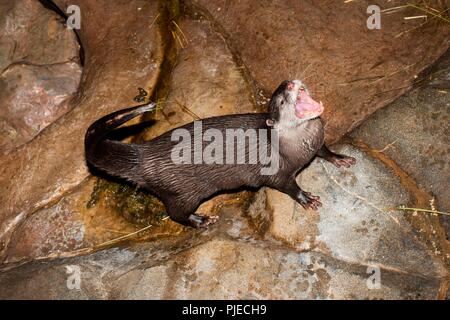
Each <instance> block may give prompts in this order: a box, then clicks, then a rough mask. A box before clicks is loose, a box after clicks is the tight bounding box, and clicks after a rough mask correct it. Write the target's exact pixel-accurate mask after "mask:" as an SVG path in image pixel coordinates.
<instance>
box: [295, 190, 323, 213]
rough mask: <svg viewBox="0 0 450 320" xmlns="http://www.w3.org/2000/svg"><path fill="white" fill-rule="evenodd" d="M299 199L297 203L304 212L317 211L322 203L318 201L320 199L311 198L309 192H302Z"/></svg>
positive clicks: (316, 197)
mask: <svg viewBox="0 0 450 320" xmlns="http://www.w3.org/2000/svg"><path fill="white" fill-rule="evenodd" d="M299 198H300V199H299V201H298V203H300V205H301V206H302V207H303V208H305V209H306V210H308V209H311V210H314V211H317V210H318V209H319V207H321V206H322V203H321V202H320V201H319V200H320V197H318V196H313V195H312V194H311V193H310V192H303V193H302V194H301V196H300V197H299Z"/></svg>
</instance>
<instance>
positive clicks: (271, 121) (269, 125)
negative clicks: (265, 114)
mask: <svg viewBox="0 0 450 320" xmlns="http://www.w3.org/2000/svg"><path fill="white" fill-rule="evenodd" d="M266 124H267V126H268V127H273V126H274V125H275V121H273V120H272V119H267V120H266Z"/></svg>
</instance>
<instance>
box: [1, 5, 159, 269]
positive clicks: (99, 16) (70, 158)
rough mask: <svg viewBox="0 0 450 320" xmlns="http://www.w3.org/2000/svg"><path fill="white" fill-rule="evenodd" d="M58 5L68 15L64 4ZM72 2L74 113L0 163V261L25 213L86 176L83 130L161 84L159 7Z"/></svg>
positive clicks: (25, 215) (51, 200)
mask: <svg viewBox="0 0 450 320" xmlns="http://www.w3.org/2000/svg"><path fill="white" fill-rule="evenodd" d="M56 2H57V4H59V5H60V7H61V8H63V10H64V11H65V6H66V4H65V3H64V1H56ZM70 4H77V5H79V6H80V9H81V12H83V17H84V18H83V19H82V21H81V30H80V39H81V41H82V43H83V47H84V51H85V65H84V69H83V76H82V79H81V84H80V88H79V90H78V93H77V97H76V99H72V100H71V103H70V106H69V108H70V109H72V108H73V110H72V112H69V113H67V114H65V115H64V116H62V117H60V118H59V119H58V120H57V121H55V122H53V123H52V124H51V125H50V126H48V127H47V130H44V131H43V132H42V133H41V134H40V135H38V136H37V137H36V138H35V139H33V140H32V141H30V142H29V143H28V144H27V145H26V147H22V148H19V149H17V150H15V151H14V152H10V153H9V154H6V155H4V156H1V157H0V168H1V169H0V184H1V185H2V188H1V190H0V202H1V203H2V206H1V207H0V248H1V249H0V256H2V255H3V254H4V252H3V251H4V249H5V248H6V247H7V245H8V242H9V237H10V236H11V232H12V231H13V230H14V229H15V228H16V227H17V226H18V225H19V224H20V223H21V222H23V221H24V219H25V218H26V217H27V216H28V215H30V214H31V213H33V212H35V211H37V210H39V209H41V208H43V207H44V206H48V205H51V204H52V203H54V202H55V201H58V200H59V199H60V198H61V196H62V195H63V194H64V193H66V192H68V191H70V190H71V189H73V188H74V187H76V186H77V185H79V184H80V183H81V182H82V181H83V180H84V179H86V178H87V177H88V175H89V172H88V170H87V167H86V164H85V161H84V149H83V139H84V134H85V131H86V129H87V127H88V126H89V125H90V124H91V123H92V122H93V121H94V120H96V119H98V118H99V117H100V116H101V115H104V114H106V113H110V112H112V111H115V110H118V109H121V108H123V106H128V105H131V104H133V97H134V96H135V95H136V92H137V88H138V87H144V88H147V90H148V91H150V92H151V91H152V88H153V87H154V85H155V83H156V80H157V78H158V74H159V67H160V65H161V62H162V59H163V49H164V46H163V44H162V38H161V30H160V25H159V24H158V23H157V21H156V20H157V18H158V15H161V13H160V12H159V10H160V7H159V5H158V3H156V2H147V1H138V0H136V1H131V2H129V3H126V4H125V3H114V4H111V3H110V2H109V1H95V2H92V1H83V0H80V1H70ZM94 16H95V17H94ZM161 28H162V26H161ZM3 186H4V187H3ZM0 260H2V258H0Z"/></svg>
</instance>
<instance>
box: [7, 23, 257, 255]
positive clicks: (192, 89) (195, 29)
mask: <svg viewBox="0 0 450 320" xmlns="http://www.w3.org/2000/svg"><path fill="white" fill-rule="evenodd" d="M178 27H179V28H180V29H178V30H182V32H183V33H182V34H181V31H179V32H180V33H179V36H180V37H184V38H183V41H186V42H185V43H182V44H183V47H184V48H182V47H181V46H180V45H179V46H178V47H177V50H178V51H179V53H178V55H177V62H176V64H175V67H174V70H173V75H172V77H171V82H170V86H169V88H170V90H169V92H168V97H167V102H166V103H165V104H164V108H163V110H162V111H158V113H157V114H156V117H153V118H155V120H157V122H156V123H154V124H153V125H152V126H151V127H150V128H149V129H148V130H147V132H146V134H145V136H144V138H145V139H146V140H148V139H151V138H152V137H154V136H157V135H159V134H161V133H163V132H165V131H167V130H169V129H171V128H174V127H177V126H180V125H183V124H185V123H187V122H190V121H193V120H197V117H200V118H206V117H212V116H217V115H224V114H230V113H246V112H254V111H255V107H254V104H253V103H252V100H251V92H250V90H249V89H248V87H249V86H248V85H247V83H246V82H245V80H244V79H243V77H242V76H241V74H240V72H239V70H238V69H237V68H236V65H235V64H234V62H233V57H232V55H231V53H230V52H229V51H228V49H227V46H226V44H225V42H224V40H223V39H222V38H221V37H220V35H219V34H218V33H216V32H215V31H214V30H213V29H212V27H211V24H210V23H209V22H207V21H198V20H193V19H186V20H183V21H181V22H179V25H178ZM99 184H102V182H99V181H96V180H95V179H90V181H89V182H87V183H83V184H82V185H81V186H80V187H79V188H78V190H76V191H75V192H74V193H73V194H71V195H68V196H66V197H65V198H63V199H61V200H60V201H59V202H58V203H56V204H55V205H53V206H51V207H50V208H45V209H42V210H38V211H36V212H35V213H33V215H32V216H31V217H30V218H29V219H27V220H26V221H25V222H24V223H22V224H21V225H20V226H18V227H17V228H16V230H15V231H14V233H13V234H12V236H11V241H10V244H9V246H8V249H7V250H6V251H5V259H4V262H17V261H23V260H27V259H36V258H42V257H45V256H48V255H54V254H64V253H65V252H71V251H74V250H78V249H81V248H85V247H91V246H95V245H97V244H100V243H102V242H104V241H108V240H110V239H113V238H116V237H118V236H120V235H123V234H127V233H130V232H134V231H137V230H139V229H140V228H142V227H144V226H145V225H147V224H155V223H156V225H155V226H154V228H151V230H149V232H148V233H146V235H145V238H146V239H153V238H155V237H156V236H159V237H161V236H164V235H169V234H171V235H174V234H177V233H179V232H182V230H183V228H182V227H181V226H180V225H177V224H175V223H171V222H170V221H169V220H167V221H155V219H153V218H154V217H155V215H158V214H161V213H163V212H164V207H163V206H162V204H161V203H159V204H158V203H157V202H155V201H157V200H156V199H155V200H152V199H151V198H148V197H144V198H143V199H142V200H144V201H150V202H155V203H154V204H153V206H152V207H148V206H147V208H146V211H145V212H141V213H139V210H140V208H139V207H138V208H136V206H139V205H140V203H139V200H140V199H136V198H134V199H133V197H141V194H136V193H134V192H130V190H129V189H128V188H127V189H125V190H121V189H120V188H119V189H120V190H115V191H113V190H111V188H114V186H112V185H105V183H103V186H104V188H105V189H106V190H105V191H104V192H101V193H100V194H99V199H98V200H97V201H96V203H95V205H93V206H92V207H90V208H87V204H88V203H89V202H90V201H91V199H92V197H93V194H94V189H95V188H96V187H95V186H96V185H97V186H98V185H99ZM242 196H243V195H241V197H242ZM236 198H239V195H238V196H231V195H220V196H217V197H215V198H213V199H211V200H210V201H208V202H206V203H204V204H202V206H201V207H200V208H199V209H198V211H199V212H202V213H203V214H205V213H206V214H213V213H214V212H216V211H217V206H218V205H220V204H222V203H223V202H226V201H228V200H235V201H236V200H237V199H236ZM124 199H125V200H124ZM126 199H130V200H126ZM125 201H128V202H129V204H125V207H126V209H125V208H124V206H123V205H122V204H121V202H125ZM112 202H114V204H113V203H112ZM117 206H121V207H120V208H118V207H117ZM133 206H134V207H133ZM132 215H135V216H136V215H141V218H143V220H142V219H141V220H142V221H136V220H137V219H136V217H132ZM136 222H138V224H136Z"/></svg>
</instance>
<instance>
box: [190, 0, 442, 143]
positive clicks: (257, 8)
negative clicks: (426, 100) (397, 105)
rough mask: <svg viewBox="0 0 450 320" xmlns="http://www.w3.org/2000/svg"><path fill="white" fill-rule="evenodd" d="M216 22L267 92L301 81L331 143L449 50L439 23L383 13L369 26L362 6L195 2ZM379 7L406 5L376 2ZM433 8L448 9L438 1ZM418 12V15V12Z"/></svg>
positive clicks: (401, 12)
mask: <svg viewBox="0 0 450 320" xmlns="http://www.w3.org/2000/svg"><path fill="white" fill-rule="evenodd" d="M189 3H194V4H196V5H197V7H198V8H199V11H200V12H202V13H203V14H204V15H205V16H206V17H207V18H208V19H212V20H214V21H216V22H217V23H218V24H219V25H220V26H221V27H222V31H223V34H224V36H225V37H226V38H227V39H228V40H229V43H230V45H231V46H232V47H233V48H234V50H235V52H237V53H238V54H239V56H240V57H241V59H242V61H243V63H244V64H245V66H247V67H248V71H249V73H250V75H251V77H252V78H253V79H255V81H256V82H257V84H259V85H260V86H261V87H262V89H264V90H265V92H266V93H269V94H270V93H271V92H272V91H273V90H274V88H276V86H277V85H278V84H279V83H280V82H281V81H282V80H285V79H286V78H300V79H304V80H305V82H306V84H307V85H308V86H309V88H310V89H311V91H312V92H313V93H314V96H315V98H317V99H316V100H322V101H323V102H324V105H325V113H324V118H325V119H326V120H327V121H328V123H327V137H326V139H327V140H328V141H336V140H338V139H339V138H340V137H342V135H343V134H344V133H346V132H348V131H350V129H352V128H354V127H355V126H356V125H357V124H358V123H360V122H361V121H362V120H363V119H364V118H366V117H367V116H368V115H370V114H371V113H373V112H374V111H375V110H377V109H378V108H380V107H383V106H385V105H387V104H388V103H389V102H391V101H393V100H394V99H395V98H396V97H398V96H400V95H401V94H402V93H404V92H405V90H407V89H408V88H409V87H410V86H411V83H412V81H413V80H414V77H415V76H416V75H417V74H418V73H419V72H420V71H421V70H423V69H424V68H425V67H427V66H428V65H429V64H430V63H432V62H433V61H435V60H436V59H437V58H438V57H439V56H440V55H442V54H443V53H444V52H445V51H446V50H447V49H448V47H449V42H448V41H447V39H448V38H449V35H450V33H449V32H450V31H449V28H448V26H447V24H446V23H445V22H444V21H442V20H441V19H433V18H431V17H429V19H430V21H429V22H428V23H426V24H423V25H421V24H422V21H418V19H413V20H405V19H403V18H404V17H406V16H414V15H417V12H418V11H417V9H414V8H411V7H407V6H406V7H403V8H402V9H401V10H397V11H395V12H390V13H383V14H382V16H381V25H382V26H381V29H380V30H376V29H375V30H369V29H368V28H367V24H366V21H367V18H368V16H369V15H368V14H367V13H366V11H367V4H366V3H365V2H361V1H352V2H350V3H343V2H340V1H312V0H311V1H301V2H295V3H293V2H286V1H281V0H279V1H270V2H269V1H263V2H261V1H231V2H230V1H226V0H214V1H211V0H192V1H190V2H189ZM377 4H378V5H379V6H380V7H381V9H386V8H392V7H396V6H400V5H405V4H406V3H405V2H404V1H379V2H378V3H377ZM434 6H435V7H436V8H435V9H437V10H439V11H443V10H445V9H446V8H443V7H441V6H440V5H439V4H438V3H435V4H434ZM420 13H421V14H423V12H422V11H420Z"/></svg>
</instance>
